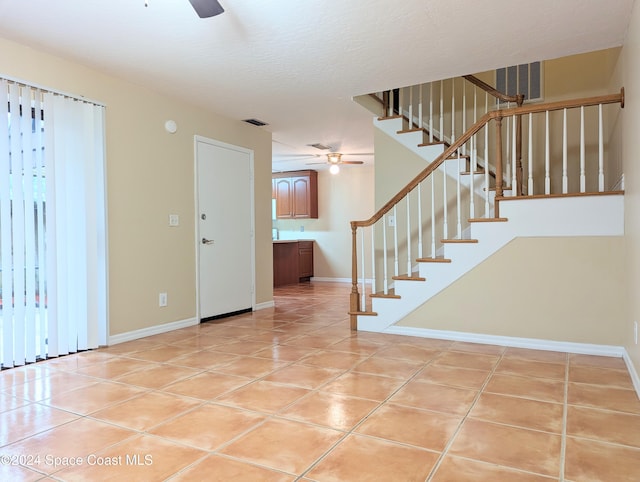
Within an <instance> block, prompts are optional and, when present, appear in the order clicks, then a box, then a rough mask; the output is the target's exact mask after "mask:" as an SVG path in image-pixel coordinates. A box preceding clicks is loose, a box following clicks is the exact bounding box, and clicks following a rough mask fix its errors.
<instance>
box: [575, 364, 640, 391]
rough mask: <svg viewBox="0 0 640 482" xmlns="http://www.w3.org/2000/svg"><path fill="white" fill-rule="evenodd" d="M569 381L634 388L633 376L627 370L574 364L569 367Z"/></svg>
mask: <svg viewBox="0 0 640 482" xmlns="http://www.w3.org/2000/svg"><path fill="white" fill-rule="evenodd" d="M569 381H570V382H576V383H590V384H593V385H606V386H608V387H615V388H625V389H627V390H633V383H632V382H631V377H630V376H629V372H627V371H626V370H613V369H610V368H599V367H587V366H579V365H572V366H571V367H570V368H569Z"/></svg>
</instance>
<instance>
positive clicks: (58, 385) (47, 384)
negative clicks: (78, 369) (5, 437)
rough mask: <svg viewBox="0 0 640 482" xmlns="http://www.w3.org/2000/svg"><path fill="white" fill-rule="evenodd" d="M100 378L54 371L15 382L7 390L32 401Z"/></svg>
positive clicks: (88, 383) (11, 393)
mask: <svg viewBox="0 0 640 482" xmlns="http://www.w3.org/2000/svg"><path fill="white" fill-rule="evenodd" d="M99 381H100V380H98V379H96V378H92V377H88V376H83V375H78V374H76V373H72V372H63V371H59V372H52V373H51V374H48V375H46V376H43V377H40V378H36V379H34V380H29V381H27V382H25V383H22V384H15V385H13V386H11V387H10V388H8V389H7V390H6V393H7V394H10V395H13V396H14V397H18V398H22V399H25V400H29V401H32V402H38V401H41V400H45V399H47V398H51V397H52V396H53V395H54V394H56V393H60V392H66V391H69V390H74V389H76V388H82V387H88V386H90V385H93V384H95V383H98V382H99Z"/></svg>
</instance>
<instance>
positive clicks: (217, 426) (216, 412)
mask: <svg viewBox="0 0 640 482" xmlns="http://www.w3.org/2000/svg"><path fill="white" fill-rule="evenodd" d="M264 419H265V417H264V416H262V415H259V414H257V413H254V412H249V411H246V410H241V409H237V408H232V407H224V406H221V405H215V404H206V405H202V406H200V407H198V408H196V409H194V410H191V411H189V412H188V413H185V414H184V415H180V416H178V417H176V418H174V419H172V420H170V421H168V422H166V423H163V424H162V425H160V426H158V427H156V428H154V429H152V430H150V432H149V433H152V434H154V435H157V436H159V437H163V438H168V439H171V440H173V441H175V442H180V443H183V444H186V445H190V446H192V447H196V448H199V449H202V450H209V451H211V450H215V449H217V448H218V447H220V446H221V445H222V444H224V443H227V442H229V441H231V440H232V439H234V438H235V437H237V436H238V435H240V434H242V433H244V432H246V431H247V430H249V429H251V428H252V427H255V426H256V425H258V424H259V423H261V422H262V421H263V420H264Z"/></svg>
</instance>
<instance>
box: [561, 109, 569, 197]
mask: <svg viewBox="0 0 640 482" xmlns="http://www.w3.org/2000/svg"><path fill="white" fill-rule="evenodd" d="M562 112H563V114H562V194H567V193H568V192H569V176H568V172H567V161H568V159H567V136H568V134H567V109H566V107H565V108H564V109H562Z"/></svg>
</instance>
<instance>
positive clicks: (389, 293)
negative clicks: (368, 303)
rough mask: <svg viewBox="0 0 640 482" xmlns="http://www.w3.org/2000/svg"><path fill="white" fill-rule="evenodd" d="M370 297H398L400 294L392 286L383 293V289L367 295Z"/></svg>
mask: <svg viewBox="0 0 640 482" xmlns="http://www.w3.org/2000/svg"><path fill="white" fill-rule="evenodd" d="M369 296H370V297H371V298H393V299H400V295H397V294H396V291H395V290H394V289H393V288H392V289H390V290H388V291H387V294H384V291H380V292H378V293H372V294H370V295H369Z"/></svg>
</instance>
